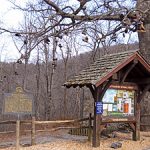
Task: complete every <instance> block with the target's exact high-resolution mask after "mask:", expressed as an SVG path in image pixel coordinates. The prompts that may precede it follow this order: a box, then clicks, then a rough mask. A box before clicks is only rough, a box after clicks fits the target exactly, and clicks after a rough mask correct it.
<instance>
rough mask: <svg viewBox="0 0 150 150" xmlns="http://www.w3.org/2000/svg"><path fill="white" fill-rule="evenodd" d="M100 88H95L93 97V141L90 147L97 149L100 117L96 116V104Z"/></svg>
mask: <svg viewBox="0 0 150 150" xmlns="http://www.w3.org/2000/svg"><path fill="white" fill-rule="evenodd" d="M101 90H102V86H101V87H97V88H96V90H95V95H94V97H95V98H94V123H93V139H92V146H93V147H99V146H100V125H101V115H100V114H96V102H98V100H99V95H100V93H101Z"/></svg>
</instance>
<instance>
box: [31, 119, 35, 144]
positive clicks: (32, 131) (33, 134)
mask: <svg viewBox="0 0 150 150" xmlns="http://www.w3.org/2000/svg"><path fill="white" fill-rule="evenodd" d="M31 145H35V117H32V130H31Z"/></svg>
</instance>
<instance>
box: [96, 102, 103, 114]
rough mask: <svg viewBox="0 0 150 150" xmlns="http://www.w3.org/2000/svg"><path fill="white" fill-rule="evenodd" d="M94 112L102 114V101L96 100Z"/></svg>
mask: <svg viewBox="0 0 150 150" xmlns="http://www.w3.org/2000/svg"><path fill="white" fill-rule="evenodd" d="M96 114H103V103H102V102H96Z"/></svg>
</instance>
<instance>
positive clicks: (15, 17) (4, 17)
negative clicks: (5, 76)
mask: <svg viewBox="0 0 150 150" xmlns="http://www.w3.org/2000/svg"><path fill="white" fill-rule="evenodd" d="M13 1H15V3H16V4H21V6H23V5H25V2H26V1H27V0H23V1H20V0H13ZM12 7H13V5H12V4H11V3H10V2H9V1H8V0H1V5H0V26H3V27H5V28H17V27H18V25H19V23H21V22H22V21H23V13H22V12H21V11H19V10H16V9H15V10H13V9H12ZM0 41H1V42H0V61H13V59H17V58H18V57H19V53H18V51H17V49H16V47H15V46H14V43H13V41H12V38H11V36H10V34H3V35H2V34H1V35H0ZM14 61H15V60H14Z"/></svg>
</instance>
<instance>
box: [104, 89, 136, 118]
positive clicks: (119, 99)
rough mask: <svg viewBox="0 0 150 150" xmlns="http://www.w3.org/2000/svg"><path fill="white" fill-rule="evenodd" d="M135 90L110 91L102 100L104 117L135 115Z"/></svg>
mask: <svg viewBox="0 0 150 150" xmlns="http://www.w3.org/2000/svg"><path fill="white" fill-rule="evenodd" d="M134 95H135V91H134V90H124V89H123V90H120V89H108V90H107V91H106V93H105V95H104V97H103V99H102V102H103V109H104V114H103V115H105V116H106V115H115V116H116V115H134Z"/></svg>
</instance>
